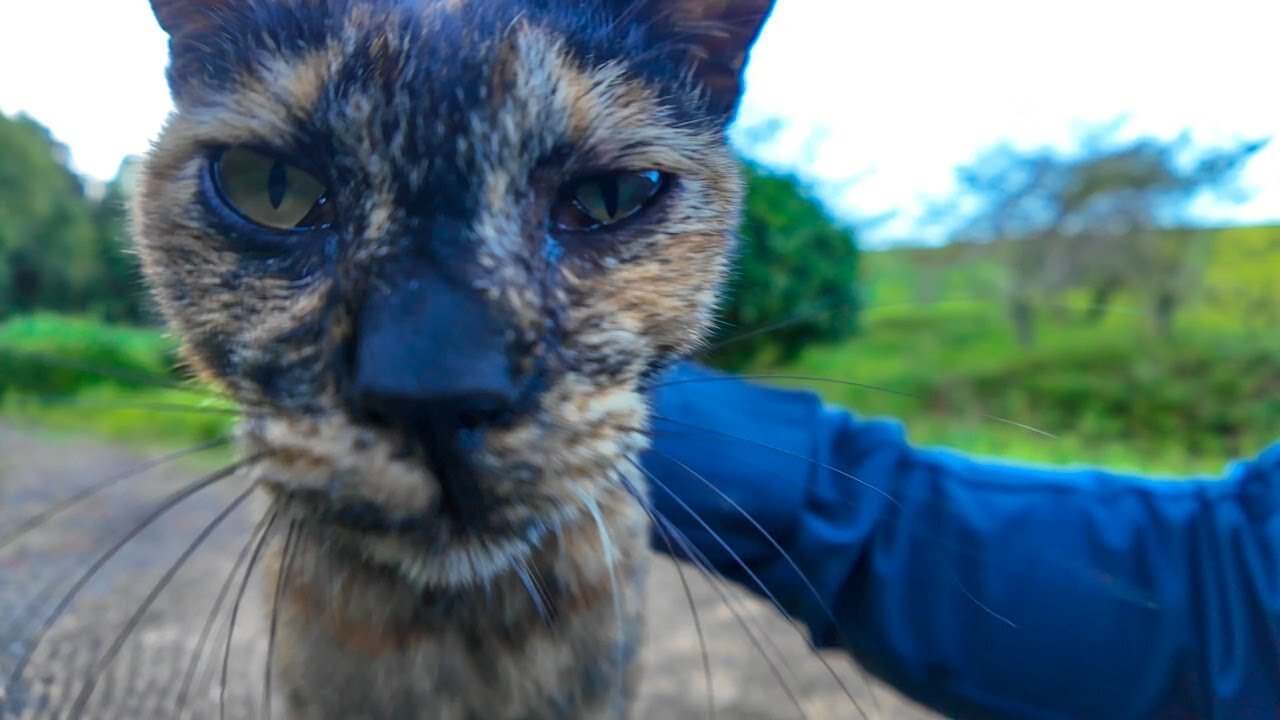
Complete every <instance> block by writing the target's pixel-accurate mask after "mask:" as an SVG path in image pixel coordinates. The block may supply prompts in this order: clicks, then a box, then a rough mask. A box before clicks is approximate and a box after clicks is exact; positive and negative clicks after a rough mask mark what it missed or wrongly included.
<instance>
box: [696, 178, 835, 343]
mask: <svg viewBox="0 0 1280 720" xmlns="http://www.w3.org/2000/svg"><path fill="white" fill-rule="evenodd" d="M745 173H746V178H747V187H748V195H747V207H746V217H745V221H744V222H743V226H742V233H741V234H742V248H741V254H740V256H739V261H738V264H737V268H736V273H735V274H734V277H733V279H732V280H731V282H730V284H729V288H728V303H727V306H726V309H725V312H724V313H723V315H722V319H723V320H724V322H725V325H724V326H723V327H722V328H721V330H720V331H719V332H718V333H717V335H716V336H715V337H714V338H713V339H712V346H713V347H718V349H717V350H716V351H715V352H714V353H713V355H712V358H711V359H712V361H713V362H714V363H715V364H717V365H720V366H721V367H727V368H741V367H743V366H745V365H747V364H748V363H751V362H753V361H757V360H759V359H760V358H761V357H762V356H767V357H770V358H771V359H772V360H774V361H779V362H781V361H786V360H788V359H791V358H793V357H795V356H796V354H797V353H798V352H799V351H800V350H801V349H803V348H804V347H805V346H806V345H808V344H811V343H815V342H831V341H836V340H841V339H844V338H847V337H849V336H851V335H853V334H854V332H855V331H856V330H857V327H858V323H857V319H858V310H859V302H858V293H857V285H856V282H857V271H858V250H857V244H856V240H855V236H854V233H853V231H852V230H851V229H849V228H847V227H843V226H841V225H840V224H838V223H837V222H836V221H834V220H833V219H832V218H831V217H830V215H829V214H828V213H827V211H826V209H825V208H824V207H823V206H822V204H821V203H820V202H819V201H818V200H817V199H815V198H814V197H813V196H812V195H811V194H810V193H809V192H808V191H807V190H806V189H805V188H804V186H803V185H802V184H801V183H800V181H799V180H797V179H796V178H794V177H792V176H789V175H783V174H777V173H772V172H769V171H767V170H764V169H762V168H760V167H757V166H754V165H750V164H748V165H747V166H746V167H745ZM775 326H777V327H775ZM766 328H774V329H770V330H769V331H768V332H759V334H756V335H752V333H753V332H756V331H761V330H764V329H766ZM735 338H737V339H735Z"/></svg>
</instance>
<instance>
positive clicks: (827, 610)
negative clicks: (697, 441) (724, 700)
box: [636, 449, 883, 718]
mask: <svg viewBox="0 0 1280 720" xmlns="http://www.w3.org/2000/svg"><path fill="white" fill-rule="evenodd" d="M650 452H652V453H653V454H655V455H657V456H659V457H662V458H665V459H666V460H668V461H669V462H672V463H675V464H676V465H678V466H679V467H680V468H681V469H682V470H684V471H685V472H686V473H688V474H689V475H690V476H692V477H694V478H696V479H697V480H698V481H699V482H701V483H702V484H703V485H704V486H705V487H707V488H708V489H710V490H711V491H712V492H713V493H715V494H716V496H718V497H719V498H720V499H721V500H724V501H725V502H726V503H728V504H729V506H730V507H732V508H733V509H734V510H735V511H736V512H737V513H738V514H739V515H741V516H742V517H743V518H744V519H745V520H746V521H747V522H748V523H750V524H751V526H752V527H754V528H755V529H756V531H757V532H759V533H760V535H761V537H763V538H764V539H765V540H766V541H767V542H768V543H769V545H770V546H772V547H773V549H774V550H775V551H777V553H778V555H779V556H780V557H781V558H782V559H783V560H784V561H785V562H786V563H787V565H788V566H790V568H791V569H792V570H793V571H795V573H796V577H798V578H799V579H800V582H801V583H802V584H803V585H804V586H805V589H806V590H808V591H809V594H810V595H811V596H812V597H813V599H814V600H815V601H816V602H817V603H818V607H819V608H821V609H822V613H823V614H824V615H826V617H827V620H828V621H829V622H830V623H831V627H833V628H835V629H836V632H837V633H838V634H839V635H840V640H841V642H842V643H843V644H844V645H846V646H849V641H848V638H846V637H844V634H843V632H842V631H841V629H840V622H839V621H838V620H836V616H835V613H834V612H832V611H831V607H830V606H829V605H828V604H827V603H826V601H825V600H823V598H822V593H820V592H818V589H817V588H816V587H814V585H813V581H811V580H810V579H809V576H808V575H806V574H805V573H804V571H803V570H801V569H800V565H799V564H798V563H797V562H796V561H795V559H794V558H792V557H791V554H790V553H788V552H787V551H786V550H784V549H783V547H782V545H781V544H779V543H778V541H777V540H776V539H774V537H773V535H772V534H770V533H769V531H767V530H765V529H764V527H763V526H762V525H761V524H760V523H759V522H758V521H757V520H756V519H755V518H754V517H752V515H751V513H749V512H747V511H746V510H745V509H744V508H743V507H742V506H741V505H739V504H738V503H737V502H736V501H735V500H734V499H733V498H731V497H729V495H728V494H727V493H725V492H724V491H723V490H721V489H720V488H718V487H716V486H715V484H714V483H712V482H711V481H710V480H708V479H707V478H705V477H703V476H702V475H701V474H700V473H698V472H697V471H696V470H694V469H693V468H691V467H689V466H688V465H686V464H684V463H682V462H680V461H679V460H677V459H675V458H673V457H671V456H670V455H667V454H666V453H662V452H659V451H657V450H652V449H651V450H650ZM636 465H637V467H639V463H636ZM646 474H648V473H646ZM650 478H651V480H654V481H656V480H657V479H656V478H653V477H652V475H650ZM658 484H659V487H661V489H662V490H663V491H665V492H666V493H667V494H668V495H671V497H673V498H675V499H676V501H677V502H678V503H679V504H680V505H681V506H682V507H683V508H684V509H685V510H686V511H687V512H689V513H690V514H691V515H692V514H694V513H693V509H692V508H690V507H689V506H688V505H686V504H685V503H684V502H683V501H682V500H680V498H678V497H676V496H675V494H674V493H672V491H671V489H670V488H668V487H666V486H664V485H662V484H661V483H658ZM695 517H696V515H695ZM697 519H698V522H700V523H702V524H703V527H704V528H705V529H707V530H710V528H709V527H708V526H707V525H706V524H705V523H703V522H702V520H701V518H697ZM716 539H717V540H720V538H718V537H717V538H716ZM720 544H721V546H722V547H724V549H725V550H726V551H727V552H728V553H729V554H730V555H731V556H733V558H734V560H735V561H737V562H738V564H739V565H740V566H741V567H742V568H743V569H744V570H746V571H747V574H748V575H749V576H751V579H752V580H753V581H754V582H755V583H756V584H757V585H759V586H760V588H761V590H762V591H764V592H765V593H766V594H767V595H769V598H770V600H772V601H773V604H774V607H775V608H777V609H778V611H779V612H783V614H786V613H785V611H783V610H782V605H781V603H779V602H778V600H777V599H776V598H775V597H773V595H772V593H770V592H769V591H768V590H767V589H766V588H765V586H764V583H763V582H761V581H760V579H759V578H757V577H756V576H755V574H754V573H752V572H751V571H750V570H747V566H746V564H745V563H744V562H743V561H742V560H741V559H739V558H738V556H737V554H736V553H735V552H734V551H733V550H732V549H730V547H729V546H728V544H726V543H725V542H724V541H723V540H720ZM801 637H802V639H803V640H804V641H805V643H806V644H807V645H808V647H809V650H810V651H812V652H813V653H814V655H816V656H817V657H818V658H819V659H820V660H821V661H822V664H823V666H824V667H825V668H826V670H827V673H828V674H829V675H831V677H832V679H834V680H835V681H836V683H837V684H838V685H839V686H840V689H841V690H843V691H844V694H845V695H846V696H847V697H848V698H849V700H850V701H851V702H853V703H854V705H855V706H856V705H857V700H855V699H854V697H853V691H852V690H850V689H849V687H848V686H847V685H846V684H845V682H844V678H842V677H840V674H839V673H837V672H836V671H835V668H833V667H832V666H831V664H830V663H829V662H827V661H826V658H824V657H822V654H821V653H819V652H818V648H817V646H815V645H814V644H813V641H812V640H810V639H809V638H808V637H807V636H804V634H803V633H801ZM858 674H859V676H860V677H861V679H862V682H863V684H864V685H866V686H867V687H868V688H873V686H872V685H871V683H870V681H869V680H868V678H867V677H866V673H865V671H863V670H862V668H861V666H858ZM871 700H872V704H873V705H875V710H876V714H877V715H881V714H883V711H882V709H881V708H880V701H879V698H877V697H876V694H875V692H874V689H873V690H872V693H871ZM859 710H861V708H859ZM863 717H864V718H865V717H866V715H865V714H864V715H863Z"/></svg>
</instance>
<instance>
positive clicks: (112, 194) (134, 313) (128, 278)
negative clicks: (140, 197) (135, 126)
mask: <svg viewBox="0 0 1280 720" xmlns="http://www.w3.org/2000/svg"><path fill="white" fill-rule="evenodd" d="M124 169H127V166H126V168H123V169H122V171H123V170H124ZM125 195H126V193H125V183H124V179H123V176H122V177H121V178H117V180H116V181H114V182H112V183H111V184H109V185H108V186H107V188H106V191H105V193H104V197H102V198H100V199H94V198H91V197H90V196H89V193H88V192H87V189H86V187H85V185H84V183H83V182H82V181H81V179H80V178H79V177H78V176H77V175H76V174H75V173H74V172H72V171H71V169H70V168H69V167H68V165H67V151H66V148H65V147H63V146H62V145H61V144H59V143H58V142H57V141H56V140H54V138H53V137H52V135H51V134H50V133H49V131H48V130H47V129H45V128H44V127H43V126H41V125H40V124H39V123H37V122H36V121H34V120H32V119H30V118H28V117H25V116H18V117H16V118H8V117H5V116H3V115H0V317H3V316H5V315H7V314H12V313H18V312H31V311H34V310H53V311H59V312H74V313H89V314H94V315H98V316H101V317H104V318H105V319H109V320H115V321H137V320H140V319H142V318H143V317H144V315H143V312H142V305H141V296H140V292H139V288H140V286H139V285H138V284H137V281H136V272H135V271H134V269H133V263H132V259H131V258H130V257H129V256H128V255H127V254H126V253H125V241H124V238H125V212H124V201H125Z"/></svg>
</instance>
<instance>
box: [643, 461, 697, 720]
mask: <svg viewBox="0 0 1280 720" xmlns="http://www.w3.org/2000/svg"><path fill="white" fill-rule="evenodd" d="M627 485H628V484H627V483H625V482H624V486H627ZM628 492H630V487H628ZM650 517H651V518H652V517H653V516H652V513H650ZM657 529H658V537H660V538H662V542H663V544H664V545H666V547H667V554H668V555H669V556H670V557H671V558H672V563H671V564H672V566H673V567H674V568H675V569H676V575H677V576H678V577H679V578H680V588H681V589H682V590H683V591H684V597H685V599H686V600H687V601H688V602H689V613H690V615H692V616H693V629H694V632H695V633H697V635H698V649H699V651H700V652H701V654H702V673H703V676H704V677H705V682H706V687H707V718H708V720H713V719H714V718H715V716H716V692H715V683H714V682H713V678H712V674H711V653H710V652H708V651H707V638H706V635H705V634H704V633H703V631H702V619H701V618H700V617H698V604H697V602H695V601H694V599H693V590H692V588H690V587H689V578H687V577H686V576H685V574H684V568H683V567H681V563H680V562H679V561H677V560H675V558H676V557H677V555H676V547H675V544H673V543H672V542H671V537H670V536H668V535H667V533H666V531H665V529H663V528H661V527H658V528H657Z"/></svg>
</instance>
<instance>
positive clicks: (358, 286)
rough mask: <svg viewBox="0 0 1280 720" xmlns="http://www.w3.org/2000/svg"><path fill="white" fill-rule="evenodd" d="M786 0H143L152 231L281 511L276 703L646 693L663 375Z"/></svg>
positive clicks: (275, 562) (189, 341) (347, 709)
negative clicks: (156, 117) (151, 112)
mask: <svg viewBox="0 0 1280 720" xmlns="http://www.w3.org/2000/svg"><path fill="white" fill-rule="evenodd" d="M772 4H773V3H772V0H705V1H704V0H634V1H632V0H585V1H578V0H575V1H570V0H542V1H536V0H198V1H192V0H152V7H153V10H154V12H155V15H156V17H157V19H158V20H159V23H160V25H161V27H162V28H163V29H164V30H165V31H166V33H167V34H168V35H169V38H170V67H169V71H168V80H169V84H170V88H171V91H172V95H173V98H174V102H175V107H176V112H175V113H174V114H173V115H172V117H171V118H170V120H169V121H168V123H167V125H166V127H165V129H164V130H163V132H162V134H161V136H160V138H159V139H158V141H157V142H156V144H155V146H154V148H153V149H152V151H151V152H150V153H149V155H148V156H147V158H146V161H145V163H144V166H143V169H142V173H141V178H140V181H139V189H138V192H137V196H136V197H137V199H136V202H135V207H134V213H133V230H134V235H135V243H136V248H137V252H138V254H139V256H140V258H141V263H142V267H143V272H144V276H145V278H146V281H147V283H148V285H149V286H150V288H151V289H152V291H153V293H154V296H155V298H156V300H157V301H158V304H159V307H160V308H161V310H162V313H163V315H164V318H165V320H166V322H167V324H168V327H169V328H170V329H171V330H172V332H173V333H175V334H176V336H177V337H178V338H179V339H180V341H181V345H182V352H183V357H184V359H185V361H186V362H187V363H188V364H189V365H190V366H191V367H192V368H194V369H195V370H196V372H197V373H198V374H199V376H200V377H201V378H202V379H203V380H205V381H207V382H208V383H210V384H212V385H213V386H215V387H218V388H221V389H223V390H224V391H225V392H226V393H227V394H228V395H229V396H231V397H232V398H233V399H234V400H235V401H236V402H237V403H238V404H239V406H240V407H241V409H242V412H243V420H242V423H241V426H240V429H239V431H238V432H239V434H238V437H239V440H240V445H241V448H242V452H243V455H244V458H245V461H244V469H243V472H244V473H247V474H248V475H249V477H250V478H251V479H252V480H253V481H254V482H255V484H256V486H257V487H259V488H261V489H263V490H264V491H265V494H266V496H267V497H269V498H270V512H271V522H272V523H273V524H277V525H278V526H279V527H281V528H284V527H287V528H288V533H287V536H285V535H284V534H279V533H278V534H277V535H278V536H280V537H284V539H283V540H278V541H276V542H274V543H273V548H272V551H271V556H272V560H271V563H272V567H274V568H275V569H276V571H275V572H270V571H269V572H267V573H266V576H267V577H269V578H274V579H276V580H274V581H273V582H277V581H278V585H276V586H273V587H271V588H269V592H270V593H273V594H274V596H275V597H276V598H277V600H278V602H277V607H276V608H275V612H276V615H277V617H276V619H274V620H273V623H272V624H273V628H274V629H273V642H272V648H273V650H272V657H271V658H270V661H271V664H272V667H273V672H274V675H275V678H276V680H275V686H274V687H275V689H276V690H277V691H278V695H279V702H280V703H281V704H282V706H283V707H284V708H286V709H287V712H288V715H289V717H291V718H295V719H298V720H301V719H304V718H305V719H308V720H310V719H322V718H351V719H355V718H369V719H371V720H372V719H375V718H376V719H382V718H387V719H389V718H414V719H421V720H427V719H435V718H439V719H442V720H443V719H445V718H457V719H459V720H461V719H471V718H475V719H477V720H479V719H483V720H507V719H509V720H516V719H518V718H521V719H529V720H532V719H535V718H624V717H627V716H628V712H629V708H630V707H631V705H632V699H633V696H634V694H635V688H636V684H637V681H638V671H637V663H636V657H637V653H638V648H639V643H640V640H641V629H642V627H643V623H644V617H643V615H644V613H643V595H642V593H641V591H640V589H641V587H642V585H643V581H644V578H645V576H646V569H647V566H648V559H649V558H648V555H649V550H648V544H649V538H650V526H649V516H648V514H647V512H646V510H645V506H644V503H643V497H644V493H645V492H646V488H645V482H644V478H643V476H641V475H640V474H639V472H638V470H637V469H636V467H635V466H634V464H633V463H631V462H629V460H631V459H633V458H635V457H636V456H637V455H638V454H639V453H640V452H641V451H642V450H643V449H644V448H645V446H646V444H647V430H646V428H647V423H648V420H649V418H648V408H647V406H646V401H645V398H644V394H643V392H642V385H643V383H644V381H645V379H646V378H650V377H652V376H654V374H656V373H658V372H660V371H661V370H662V369H663V368H665V367H666V366H668V365H669V364H671V363H672V362H674V361H675V360H677V359H679V358H681V357H683V356H686V355H688V354H689V353H691V352H693V351H694V350H695V349H696V348H698V347H699V344H700V343H701V342H702V340H703V338H704V336H705V335H706V333H707V331H708V329H709V327H710V325H711V323H712V321H713V318H714V315H715V311H716V306H717V302H718V297H719V292H720V288H721V286H722V284H723V282H724V280H725V277H726V274H727V272H728V271H729V268H730V265H731V262H732V259H733V255H734V248H735V229H736V227H737V225H738V221H739V215H740V210H741V205H742V201H743V194H744V190H743V186H742V182H741V180H740V178H739V176H738V166H737V164H736V162H735V160H734V158H733V155H732V153H731V151H730V149H729V147H728V144H727V140H726V128H727V125H728V123H729V122H730V120H731V119H732V118H733V116H734V114H735V112H736V109H737V106H738V104H739V101H740V97H741V94H742V88H743V77H742V72H743V67H744V64H745V60H746V57H747V55H748V53H749V51H750V49H751V46H752V44H753V43H754V41H755V39H756V37H757V36H758V34H759V32H760V30H761V28H762V26H763V24H764V23H765V21H766V19H767V18H768V16H769V15H770V12H771V9H772ZM277 622H278V628H275V625H276V623H277Z"/></svg>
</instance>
